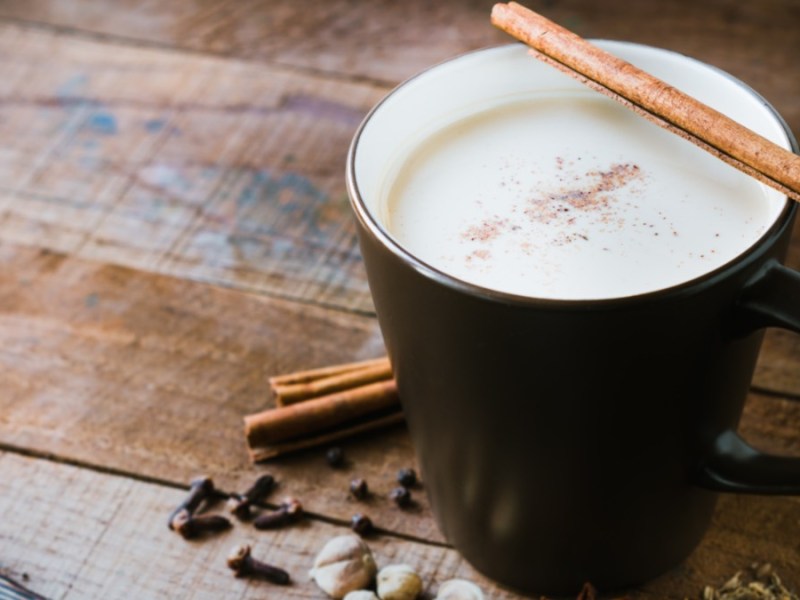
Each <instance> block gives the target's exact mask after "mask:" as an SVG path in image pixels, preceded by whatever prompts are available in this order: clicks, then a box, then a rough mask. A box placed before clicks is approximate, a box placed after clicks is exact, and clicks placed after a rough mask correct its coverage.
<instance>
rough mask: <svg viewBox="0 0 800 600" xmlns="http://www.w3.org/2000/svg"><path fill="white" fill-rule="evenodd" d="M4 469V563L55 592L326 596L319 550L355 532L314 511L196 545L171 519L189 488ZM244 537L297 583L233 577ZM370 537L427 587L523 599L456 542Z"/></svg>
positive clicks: (0, 489) (63, 595)
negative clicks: (317, 576) (472, 585)
mask: <svg viewBox="0 0 800 600" xmlns="http://www.w3.org/2000/svg"><path fill="white" fill-rule="evenodd" d="M0 472H2V473H3V475H4V476H3V477H2V478H0V515H3V518H2V519H0V542H2V543H0V567H2V568H3V570H4V572H6V573H8V574H9V575H10V576H12V577H15V578H17V579H20V580H21V579H23V578H24V579H25V580H26V585H28V586H29V587H30V588H31V589H32V590H34V591H36V592H38V593H40V594H43V595H45V596H47V597H48V598H60V599H64V600H69V599H78V598H80V599H84V598H104V599H113V598H120V599H125V598H139V599H142V600H145V599H151V598H152V599H157V598H170V599H174V600H181V599H193V600H195V599H201V598H208V599H225V598H230V599H237V600H238V599H242V598H309V599H311V598H314V599H317V600H321V599H322V598H325V597H326V596H325V594H323V593H322V592H321V591H320V590H319V589H318V588H317V587H316V585H315V584H314V583H313V582H312V581H311V580H310V578H309V576H308V570H309V569H310V568H311V565H312V563H313V560H314V556H316V554H317V552H318V551H319V550H320V549H321V548H322V546H323V545H324V544H325V542H327V541H328V539H330V538H331V537H333V536H335V535H342V534H346V533H351V532H350V530H349V528H347V527H346V526H337V525H333V524H330V523H326V522H324V521H321V520H318V519H313V518H312V519H307V520H306V521H304V522H303V523H301V524H298V525H297V526H294V527H289V528H285V529H281V530H276V531H270V532H260V531H257V530H255V529H254V528H253V527H252V525H250V524H246V523H240V522H236V523H235V524H234V527H233V528H232V529H231V530H230V531H228V532H225V533H223V534H221V535H219V536H215V537H213V538H206V539H202V540H196V541H191V542H189V541H186V540H184V539H183V538H181V537H180V536H178V535H177V534H175V533H174V532H172V531H169V530H168V529H167V526H166V517H167V515H168V514H169V512H170V510H171V509H172V508H173V507H174V506H176V505H177V504H178V503H179V502H180V500H181V499H182V498H183V496H184V494H185V492H184V491H182V490H180V489H175V488H171V487H165V486H160V485H156V484H152V483H145V482H141V481H136V480H134V479H129V478H126V477H118V476H113V475H107V474H101V473H97V472H95V471H92V470H89V469H80V468H76V467H73V466H69V465H64V464H57V463H53V462H49V461H45V460H39V459H35V458H30V457H25V456H19V455H15V454H10V453H2V452H0ZM218 511H219V509H212V511H211V512H218ZM31 514H35V515H38V518H37V519H36V520H35V521H34V520H32V519H31ZM15 523H17V524H19V523H26V524H31V525H30V526H26V527H19V526H15ZM241 543H249V544H251V545H252V547H253V556H254V557H256V558H259V559H261V560H265V561H267V562H271V563H273V564H277V565H278V566H280V567H282V568H283V569H285V570H287V571H288V572H289V574H290V576H291V578H292V582H293V583H292V584H291V585H289V586H287V587H285V588H284V587H280V588H279V587H276V586H274V585H272V584H270V583H268V582H262V581H255V580H249V579H237V578H235V577H234V576H233V575H232V573H231V572H230V570H229V569H228V568H227V566H226V564H225V558H226V556H227V555H228V554H229V552H230V550H231V548H233V547H234V546H236V545H238V544H241ZM368 543H369V546H370V548H371V549H372V551H373V553H374V555H375V559H376V561H377V563H378V564H379V565H381V566H384V565H387V564H392V563H396V562H403V563H407V564H410V565H412V566H413V567H414V568H415V569H416V570H417V571H418V572H419V573H420V575H421V576H422V578H423V580H424V582H425V587H426V590H427V591H428V592H431V591H432V590H435V589H436V588H437V587H438V585H439V584H440V583H442V582H443V581H445V580H447V579H449V578H451V577H467V578H469V579H473V580H475V581H476V582H477V583H479V584H480V585H481V586H482V587H483V588H484V590H486V591H487V592H489V591H491V596H492V598H498V599H506V598H509V599H510V598H517V597H518V596H516V595H515V594H512V593H510V592H507V591H504V590H502V589H500V588H497V587H496V586H493V585H492V584H491V583H490V582H489V581H488V580H486V579H485V578H484V577H482V576H481V575H479V574H477V573H476V572H475V571H474V570H473V569H472V568H471V567H470V566H469V565H468V564H467V563H466V562H465V561H464V560H463V559H462V558H461V557H460V556H459V555H458V554H457V553H456V552H455V551H454V550H452V549H450V548H445V547H441V546H436V545H430V544H422V543H418V542H413V541H408V540H402V539H398V538H394V537H389V536H383V535H375V536H372V537H370V538H368Z"/></svg>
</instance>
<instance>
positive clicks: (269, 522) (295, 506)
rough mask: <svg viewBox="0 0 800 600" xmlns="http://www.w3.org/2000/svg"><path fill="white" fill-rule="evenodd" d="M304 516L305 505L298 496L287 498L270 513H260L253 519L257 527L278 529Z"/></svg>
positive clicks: (254, 525)
mask: <svg viewBox="0 0 800 600" xmlns="http://www.w3.org/2000/svg"><path fill="white" fill-rule="evenodd" d="M302 517H303V505H302V504H301V503H300V501H299V500H297V499H296V498H286V499H285V500H284V501H283V502H282V503H281V505H280V506H279V507H278V508H277V510H274V511H272V512H269V513H265V514H263V515H259V516H258V517H256V519H255V520H254V521H253V527H255V528H256V529H277V528H278V527H283V526H284V525H288V524H289V523H294V522H296V521H299V520H300V519H301V518H302Z"/></svg>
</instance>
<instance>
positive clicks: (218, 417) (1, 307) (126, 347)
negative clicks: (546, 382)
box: [0, 245, 800, 540]
mask: <svg viewBox="0 0 800 600" xmlns="http://www.w3.org/2000/svg"><path fill="white" fill-rule="evenodd" d="M0 263H2V264H3V265H4V269H3V270H2V271H0V339H2V340H3V344H2V347H0V415H3V417H2V419H0V443H3V444H6V445H8V446H12V447H18V448H24V449H26V450H28V451H32V452H36V453H43V454H48V455H50V454H53V455H56V456H59V457H62V458H64V459H67V460H70V461H76V462H80V463H87V464H91V465H96V466H98V467H101V468H106V469H113V470H117V471H122V472H127V473H136V474H139V475H141V476H144V477H150V478H155V479H159V480H166V481H172V482H174V483H176V484H181V483H183V482H186V481H188V480H189V479H190V478H191V477H193V476H195V475H197V474H199V473H208V474H210V475H212V476H213V477H215V478H216V479H218V480H219V482H220V484H221V485H224V486H225V487H227V488H228V489H230V490H236V489H238V490H242V489H244V488H245V487H246V486H247V485H248V484H249V483H251V482H252V480H253V479H254V478H255V476H256V474H257V473H260V472H262V471H264V470H269V471H270V472H273V473H274V474H275V475H276V476H277V478H278V479H279V480H280V481H281V489H280V493H281V495H294V496H297V497H298V498H300V499H301V500H302V501H303V502H304V503H305V505H306V506H307V507H308V509H309V510H312V511H314V512H317V513H320V514H325V515H328V516H330V517H333V518H338V519H342V520H347V519H349V518H350V516H351V515H352V514H353V513H354V512H357V511H359V510H361V509H362V508H364V506H363V505H361V504H358V503H355V502H354V501H352V500H350V499H349V498H348V494H347V488H348V483H349V481H350V479H351V478H353V477H356V476H359V477H364V478H366V479H367V481H368V483H369V485H370V487H371V488H372V489H373V490H374V491H375V494H374V496H373V498H372V500H371V501H370V502H369V503H368V504H367V505H366V509H367V510H368V511H369V513H370V515H371V516H372V518H373V519H374V521H375V522H376V524H377V525H378V526H380V527H384V528H386V529H388V530H391V531H396V532H401V533H405V534H408V535H413V536H419V537H421V538H423V539H430V540H441V539H442V538H441V535H440V533H439V532H438V529H437V527H436V525H435V523H434V521H433V519H432V517H431V515H430V512H429V509H428V506H427V499H426V497H425V495H424V494H423V493H420V494H415V495H416V496H418V501H419V504H418V506H417V507H416V509H415V510H414V511H412V512H411V513H410V514H409V513H406V512H404V511H401V510H400V509H398V508H397V507H395V506H394V505H393V504H392V503H391V502H390V501H389V500H388V499H387V494H388V492H389V491H390V490H391V488H392V487H393V486H394V474H395V473H396V471H397V470H398V469H400V468H402V467H405V466H409V465H414V464H415V460H414V454H413V450H412V447H411V443H410V441H409V438H408V435H407V432H406V430H405V428H403V427H395V428H392V429H386V430H383V431H381V432H377V433H373V434H369V435H364V436H361V437H358V438H354V439H352V440H349V441H347V442H346V443H345V444H344V448H345V451H346V453H347V455H348V458H349V464H348V466H347V467H346V468H344V469H335V470H334V469H330V468H329V467H328V466H327V465H326V464H325V461H324V459H323V450H309V451H306V452H303V453H299V454H297V455H293V456H289V457H285V458H283V459H281V460H277V461H274V462H272V463H269V464H268V465H266V466H259V467H257V468H254V467H252V466H251V465H250V464H249V462H248V457H247V452H246V450H245V445H244V437H243V433H242V417H243V415H245V414H248V413H251V412H255V411H257V410H261V409H262V408H264V407H266V406H268V405H269V404H270V403H271V400H269V399H268V386H267V381H266V380H267V377H268V376H269V375H273V374H277V373H280V372H285V371H289V370H295V369H298V368H300V367H308V366H314V365H324V364H331V363H335V362H339V361H346V360H350V359H358V358H367V357H370V356H376V355H378V354H379V353H380V352H381V349H382V341H381V337H380V334H379V332H378V329H377V326H376V323H375V322H374V320H373V319H371V318H368V317H362V316H358V315H353V314H349V313H344V312H341V311H334V310H328V309H323V308H316V307H312V306H304V305H298V304H296V303H292V302H284V301H280V300H272V299H265V298H260V297H257V296H253V295H247V294H243V293H241V292H236V291H232V290H227V289H223V288H217V287H213V286H209V285H205V284H199V283H195V282H190V281H185V280H178V279H174V278H171V277H166V276H159V275H153V274H147V273H142V272H138V271H132V270H129V269H126V268H122V267H114V266H109V265H99V264H96V263H91V262H85V261H81V260H77V259H74V258H68V257H64V256H61V255H56V254H52V253H48V252H43V251H38V250H34V249H28V248H19V247H13V246H9V245H0ZM747 414H748V418H746V419H745V427H746V432H747V435H748V436H749V437H750V438H751V439H752V441H753V443H754V444H756V445H759V446H762V447H765V448H766V449H772V450H774V451H786V452H794V453H795V454H797V455H800V442H798V437H797V435H796V432H797V431H798V430H800V403H798V402H792V401H789V400H781V399H777V398H772V397H768V396H760V395H758V394H752V395H751V402H750V403H749V405H748V412H747Z"/></svg>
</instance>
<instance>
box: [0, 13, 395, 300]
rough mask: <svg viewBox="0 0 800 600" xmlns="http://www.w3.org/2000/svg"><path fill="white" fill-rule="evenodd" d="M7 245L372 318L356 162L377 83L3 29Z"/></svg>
mask: <svg viewBox="0 0 800 600" xmlns="http://www.w3.org/2000/svg"><path fill="white" fill-rule="evenodd" d="M0 53H2V54H3V56H4V57H5V59H4V60H3V61H2V63H0V135H2V137H3V139H4V140H5V141H4V146H3V149H2V151H0V236H2V238H3V239H5V240H8V241H13V242H16V243H20V244H28V245H34V246H39V247H44V248H48V249H51V250H56V251H58V252H62V253H67V254H71V255H74V256H79V257H81V258H88V259H92V260H97V261H100V262H111V263H116V264H122V265H126V266H131V267H136V268H139V269H143V270H149V271H155V272H160V273H168V274H174V275H177V276H179V277H185V278H192V279H197V280H202V281H211V282H214V283H219V284H222V285H228V286H232V287H236V288H239V289H246V290H249V291H255V292H260V293H268V294H272V295H276V296H281V297H288V298H297V299H300V300H303V301H307V302H315V303H318V304H326V305H334V306H339V307H343V308H347V309H353V310H356V311H366V312H369V311H370V310H371V306H372V305H371V301H370V298H369V293H368V289H367V285H366V281H365V277H364V274H363V269H362V265H361V258H360V255H359V252H358V249H357V244H356V239H355V233H354V227H353V223H352V217H351V213H350V209H349V206H348V203H347V198H346V194H345V190H344V163H345V154H346V152H347V148H348V145H349V142H350V139H351V137H352V134H353V132H354V130H355V128H356V126H357V125H358V123H359V121H360V119H361V117H362V115H363V114H364V113H365V112H366V111H367V109H368V108H369V107H370V106H372V104H374V103H375V102H376V101H377V100H378V98H380V97H381V96H382V94H383V93H384V92H385V90H384V89H382V88H376V87H375V86H372V85H368V84H354V83H347V82H342V81H337V80H331V79H325V78H322V77H315V76H306V75H298V74H294V73H291V72H289V71H287V70H285V69H280V68H275V67H266V66H263V65H258V64H248V63H244V62H237V61H233V60H222V59H218V58H213V57H201V56H196V55H191V54H183V53H176V52H169V51H163V50H154V49H143V48H134V47H125V46H113V45H108V44H103V43H99V42H97V41H90V40H82V39H75V38H73V37H69V36H65V35H61V34H53V33H51V32H43V31H38V30H34V29H29V28H25V27H19V26H9V25H2V26H0Z"/></svg>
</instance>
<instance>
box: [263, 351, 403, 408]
mask: <svg viewBox="0 0 800 600" xmlns="http://www.w3.org/2000/svg"><path fill="white" fill-rule="evenodd" d="M362 364H363V363H362ZM391 377H392V365H390V364H389V359H388V358H385V359H382V360H378V361H370V363H369V364H363V366H361V367H358V368H354V369H344V370H342V372H339V373H333V374H330V375H327V376H325V377H318V378H316V379H312V380H310V381H300V382H292V383H281V382H276V381H275V380H274V379H273V380H270V385H271V387H272V391H273V392H274V394H275V401H276V403H277V404H278V405H279V406H285V405H288V404H294V403H295V402H299V401H301V400H305V399H306V398H313V397H315V396H321V395H323V394H331V393H333V392H338V391H340V390H346V389H350V388H355V387H358V386H360V385H365V384H367V383H373V382H375V381H381V380H383V379H391Z"/></svg>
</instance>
